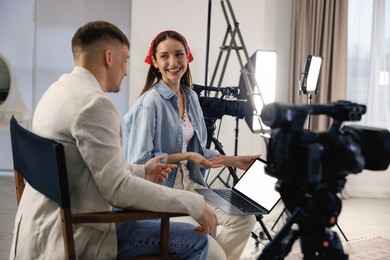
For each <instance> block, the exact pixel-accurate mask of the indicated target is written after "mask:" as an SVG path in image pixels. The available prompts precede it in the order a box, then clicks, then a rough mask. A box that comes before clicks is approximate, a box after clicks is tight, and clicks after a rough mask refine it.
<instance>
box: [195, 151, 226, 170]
mask: <svg viewBox="0 0 390 260" xmlns="http://www.w3.org/2000/svg"><path fill="white" fill-rule="evenodd" d="M189 160H190V161H192V162H194V163H195V164H196V165H198V166H199V167H200V168H218V167H222V166H223V160H222V158H220V157H219V156H216V157H214V158H211V159H206V158H204V157H203V156H202V155H200V154H198V153H191V155H190V157H189Z"/></svg>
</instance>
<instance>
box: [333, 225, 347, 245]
mask: <svg viewBox="0 0 390 260" xmlns="http://www.w3.org/2000/svg"><path fill="white" fill-rule="evenodd" d="M336 226H337V228H338V229H339V230H340V233H341V234H342V235H343V237H344V239H345V241H348V238H347V237H346V236H345V234H344V232H343V231H342V230H341V228H340V226H339V223H336Z"/></svg>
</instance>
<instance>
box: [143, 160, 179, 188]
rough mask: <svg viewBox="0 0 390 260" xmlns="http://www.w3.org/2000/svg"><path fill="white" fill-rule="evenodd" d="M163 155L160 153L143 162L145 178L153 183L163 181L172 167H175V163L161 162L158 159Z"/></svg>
mask: <svg viewBox="0 0 390 260" xmlns="http://www.w3.org/2000/svg"><path fill="white" fill-rule="evenodd" d="M164 157H165V155H160V156H157V157H155V158H152V159H150V160H149V161H147V162H146V164H145V179H146V180H148V181H151V182H154V183H163V182H164V181H166V179H167V178H168V175H169V173H170V172H171V171H172V169H176V168H177V165H176V164H162V163H160V161H161V160H162V159H164Z"/></svg>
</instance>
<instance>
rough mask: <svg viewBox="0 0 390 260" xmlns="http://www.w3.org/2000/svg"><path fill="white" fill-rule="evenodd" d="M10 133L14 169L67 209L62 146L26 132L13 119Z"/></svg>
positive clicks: (67, 198) (67, 195)
mask: <svg viewBox="0 0 390 260" xmlns="http://www.w3.org/2000/svg"><path fill="white" fill-rule="evenodd" d="M10 131H11V144H12V155H13V162H14V170H15V171H17V172H18V173H19V174H21V175H22V176H23V178H24V179H25V180H26V181H27V182H28V183H29V184H30V185H31V186H32V187H33V188H34V189H36V190H37V191H39V192H40V193H42V194H44V195H45V196H47V197H49V198H50V199H52V200H54V201H56V202H57V203H58V205H59V206H60V207H62V208H69V207H70V199H69V188H68V178H67V173H66V164H65V153H64V147H63V145H62V144H61V143H58V142H56V141H54V140H51V139H47V138H43V137H41V136H38V135H36V134H34V133H32V132H30V131H28V130H27V129H25V128H23V127H22V126H21V125H20V124H19V123H18V122H17V120H16V119H15V118H14V117H12V118H11V122H10Z"/></svg>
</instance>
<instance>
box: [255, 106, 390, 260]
mask: <svg viewBox="0 0 390 260" xmlns="http://www.w3.org/2000/svg"><path fill="white" fill-rule="evenodd" d="M365 112H366V106H364V105H360V104H356V103H352V102H349V101H338V102H335V103H330V104H326V105H306V106H304V105H297V106H293V105H283V104H279V103H272V104H268V105H266V106H264V108H263V109H262V111H261V115H260V116H261V119H262V120H263V122H264V124H265V125H267V126H269V127H271V137H270V140H269V143H268V151H267V161H268V164H267V166H266V167H265V171H266V173H267V174H269V175H271V176H273V177H276V178H277V179H278V181H277V183H276V185H275V189H276V190H277V191H278V192H279V193H280V195H281V197H282V200H283V203H284V205H285V207H286V208H287V210H288V211H289V212H290V213H291V215H290V217H289V219H288V220H287V222H286V224H285V225H284V226H283V227H282V229H281V230H280V231H279V232H278V234H276V236H275V237H274V239H273V240H272V241H271V242H270V243H269V244H267V245H266V247H265V248H264V250H263V252H262V253H261V255H260V256H259V257H258V260H270V259H275V260H276V259H284V257H285V256H286V255H288V253H289V252H290V251H291V248H292V245H293V243H294V241H295V240H296V239H298V238H299V240H300V244H301V249H302V253H303V255H304V259H319V260H323V259H332V260H333V259H334V260H346V259H348V255H347V254H345V253H344V251H343V247H342V244H341V242H340V239H339V237H338V235H337V233H336V232H335V231H332V230H331V227H332V226H334V225H335V224H337V217H338V215H339V214H340V212H341V207H342V202H341V199H340V196H338V194H339V193H340V192H341V190H342V189H343V188H344V185H345V183H346V176H347V175H348V174H350V173H354V174H356V173H359V172H361V171H362V170H363V169H368V170H373V171H379V170H385V169H387V167H388V166H389V161H390V133H389V131H388V130H386V129H380V128H374V127H366V126H358V125H346V126H343V127H341V126H342V124H343V122H344V121H359V120H360V119H361V117H362V115H363V114H364V113H365ZM320 114H324V115H327V116H329V117H331V118H332V120H333V122H332V124H331V126H330V128H329V130H328V131H327V132H314V131H309V130H307V129H303V126H304V124H305V121H306V119H307V117H308V116H309V115H320ZM295 224H297V225H295Z"/></svg>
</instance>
